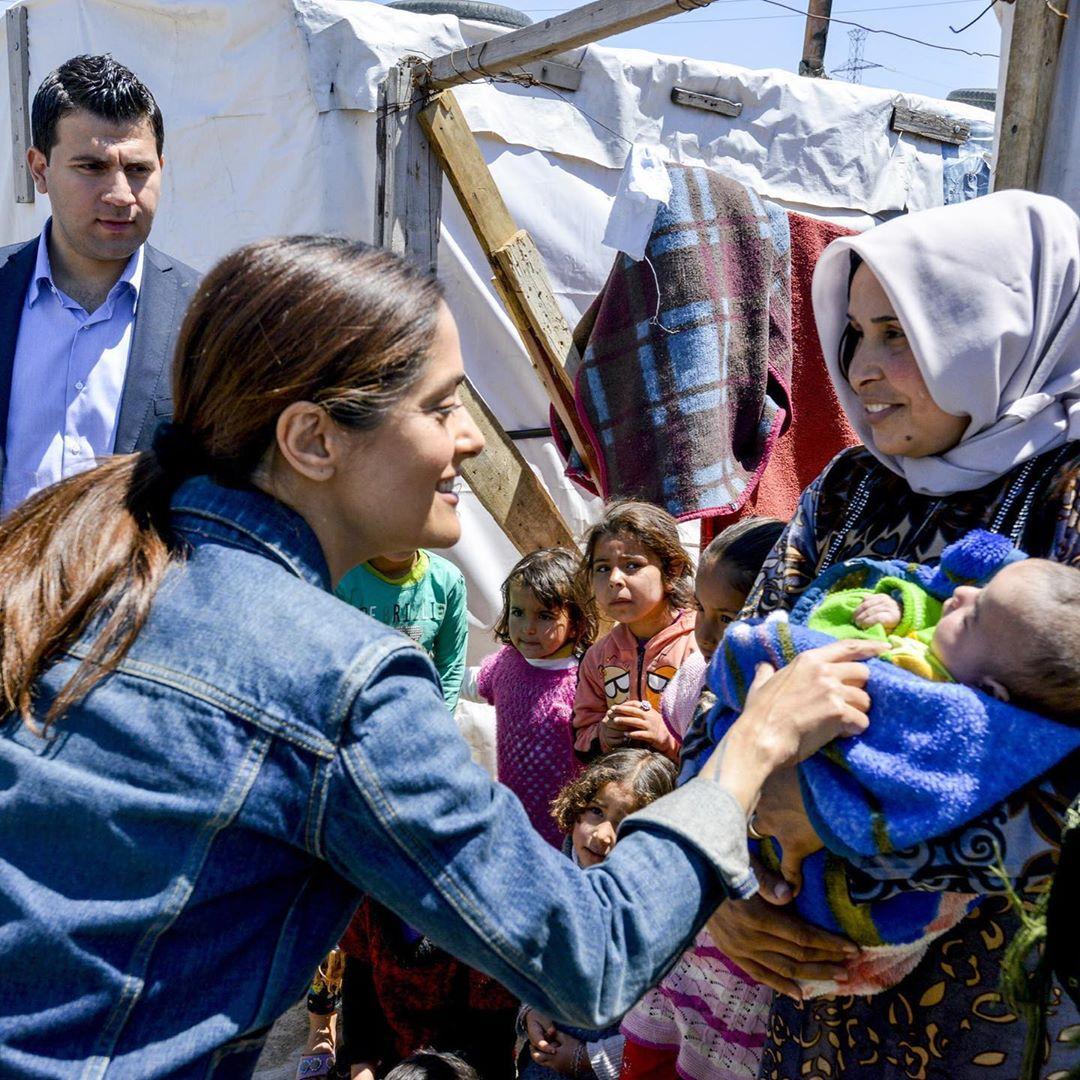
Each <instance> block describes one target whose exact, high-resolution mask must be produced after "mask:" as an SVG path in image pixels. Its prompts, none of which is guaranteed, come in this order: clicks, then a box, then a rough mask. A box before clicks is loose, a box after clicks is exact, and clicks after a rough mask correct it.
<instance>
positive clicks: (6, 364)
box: [0, 236, 38, 493]
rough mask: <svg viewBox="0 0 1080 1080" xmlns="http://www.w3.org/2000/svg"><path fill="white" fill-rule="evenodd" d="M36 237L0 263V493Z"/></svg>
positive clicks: (34, 259)
mask: <svg viewBox="0 0 1080 1080" xmlns="http://www.w3.org/2000/svg"><path fill="white" fill-rule="evenodd" d="M37 248H38V238H37V237H36V236H35V237H34V239H33V240H30V241H28V242H27V243H26V244H24V245H23V246H22V247H20V248H17V249H14V250H12V252H11V253H10V254H9V255H8V257H7V261H6V262H5V263H3V265H0V493H2V492H3V474H4V468H5V466H6V464H7V449H6V448H7V421H8V405H9V404H10V402H11V374H12V371H13V370H14V367H15V346H16V344H17V343H18V340H19V323H20V322H21V321H22V309H23V301H24V300H25V299H26V290H27V289H28V288H29V286H30V278H31V277H32V276H33V273H34V266H35V264H36V263H37Z"/></svg>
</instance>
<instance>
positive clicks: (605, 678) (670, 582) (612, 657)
mask: <svg viewBox="0 0 1080 1080" xmlns="http://www.w3.org/2000/svg"><path fill="white" fill-rule="evenodd" d="M581 572H582V575H583V576H584V577H585V578H586V583H587V584H588V585H589V587H590V588H591V589H592V592H593V595H594V596H595V598H596V606H597V608H598V609H599V611H600V614H601V615H603V616H606V617H607V618H609V619H611V620H613V621H614V622H615V623H616V626H615V629H614V630H612V631H611V633H609V634H607V635H605V636H604V637H602V638H601V639H600V640H599V641H598V642H596V644H595V645H593V646H592V647H591V648H590V649H589V651H588V652H587V653H586V654H585V656H584V658H583V659H582V661H581V668H580V676H579V679H578V687H577V693H576V695H575V697H574V732H575V736H574V747H575V749H576V750H577V751H578V753H579V754H581V755H583V756H584V757H587V758H588V757H593V756H595V755H596V754H598V753H606V752H607V751H609V750H614V749H616V748H618V747H621V746H644V747H647V748H651V749H654V750H659V751H660V752H661V753H663V754H666V755H667V756H668V757H670V758H672V759H673V760H677V759H678V755H679V742H680V740H679V739H678V737H677V736H676V735H675V733H674V732H673V731H672V730H671V729H670V728H669V727H668V726H667V724H666V723H665V722H664V719H663V717H662V716H661V713H660V697H661V695H662V694H663V692H664V688H665V687H666V686H667V684H668V683H669V682H670V681H671V679H672V677H673V676H674V675H675V672H676V671H678V670H679V667H680V665H681V664H682V663H683V661H684V660H686V658H687V657H688V656H690V655H691V654H693V653H695V652H696V651H697V645H696V643H695V641H694V619H695V612H694V600H693V597H694V586H693V569H692V567H691V563H690V556H689V555H688V554H687V553H686V550H685V549H684V548H683V546H682V544H681V543H680V542H679V530H678V526H677V524H676V522H675V519H674V518H673V517H672V516H671V515H670V514H668V513H667V512H666V511H664V510H661V509H660V508H659V507H656V506H651V505H650V504H649V503H643V502H632V501H629V500H619V501H616V502H612V503H609V504H608V505H607V507H605V509H604V516H603V517H602V518H601V519H600V521H599V523H598V524H596V525H594V526H593V528H592V529H591V530H590V532H589V534H588V536H587V537H586V541H585V554H584V556H583V558H582V567H581Z"/></svg>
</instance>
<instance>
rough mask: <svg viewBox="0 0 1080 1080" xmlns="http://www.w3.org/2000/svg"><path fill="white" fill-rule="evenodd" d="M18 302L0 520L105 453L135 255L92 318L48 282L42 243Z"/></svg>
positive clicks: (115, 406)
mask: <svg viewBox="0 0 1080 1080" xmlns="http://www.w3.org/2000/svg"><path fill="white" fill-rule="evenodd" d="M50 225H51V222H50V224H49V225H46V227H45V228H44V229H43V230H42V232H41V237H40V238H39V240H38V251H37V264H36V265H35V267H34V274H33V277H32V278H31V279H30V287H29V288H28V289H27V290H26V297H25V299H24V300H23V309H22V318H21V319H20V322H19V336H18V340H17V343H16V345H15V360H14V367H13V370H12V376H11V399H10V404H9V406H8V424H7V442H6V452H7V461H6V465H5V468H4V495H3V501H2V503H0V514H3V516H5V517H6V516H7V515H8V514H9V513H10V512H11V511H12V510H13V509H14V508H15V507H16V506H18V505H19V503H21V502H22V501H23V500H24V499H27V498H29V497H30V496H31V495H33V494H34V492H36V491H40V490H41V488H43V487H47V486H48V485H49V484H54V483H56V481H57V480H60V479H61V478H63V477H66V476H74V475H75V474H76V473H79V472H82V471H84V470H85V469H90V468H93V466H94V465H95V464H96V463H97V459H98V458H101V457H105V456H107V455H108V454H111V453H112V452H113V448H114V447H115V445H116V423H117V419H118V417H119V414H120V398H121V395H122V394H123V391H124V378H125V376H126V375H127V365H128V354H129V353H130V352H131V338H132V334H133V332H134V327H135V308H136V305H137V303H138V298H139V286H140V285H141V284H142V272H143V250H142V248H141V247H140V248H139V250H138V251H136V252H135V254H134V255H132V256H131V258H130V259H129V260H128V263H127V266H126V267H125V268H124V272H123V274H122V275H121V276H120V280H119V281H117V283H116V284H115V285H114V286H113V287H112V289H111V291H110V292H109V295H108V297H106V299H105V303H103V304H102V305H101V307H99V308H98V309H97V311H95V312H93V313H92V314H88V313H87V312H86V311H85V310H84V309H83V307H82V306H81V305H80V304H78V303H76V302H75V301H74V300H72V299H71V297H69V296H66V295H65V294H64V293H62V292H61V291H60V290H59V289H58V288H57V287H56V285H55V283H54V282H53V276H52V267H51V266H50V264H49V249H48V245H47V243H46V237H47V236H48V232H49V228H50Z"/></svg>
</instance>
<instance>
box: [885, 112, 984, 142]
mask: <svg viewBox="0 0 1080 1080" xmlns="http://www.w3.org/2000/svg"><path fill="white" fill-rule="evenodd" d="M889 126H890V127H891V128H892V129H893V131H897V132H901V133H904V132H906V133H908V134H911V135H920V136H921V137H922V138H924V139H934V140H935V141H936V142H941V143H951V144H952V145H953V146H960V145H961V144H962V143H966V142H967V141H968V139H969V138H970V136H971V125H970V124H965V123H964V122H963V121H962V120H954V119H953V118H952V117H951V116H942V115H941V114H940V113H932V112H926V111H923V110H919V109H909V108H907V106H906V105H896V106H894V107H893V114H892V121H891V122H890V125H889Z"/></svg>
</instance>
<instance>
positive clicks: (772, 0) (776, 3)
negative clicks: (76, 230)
mask: <svg viewBox="0 0 1080 1080" xmlns="http://www.w3.org/2000/svg"><path fill="white" fill-rule="evenodd" d="M762 3H764V4H771V5H772V6H773V7H778V8H784V9H785V10H786V11H793V12H794V13H795V14H796V15H802V16H804V17H807V15H806V12H805V11H800V10H799V9H798V8H793V7H792V6H791V5H790V4H784V3H781V0H762ZM912 6H914V5H912ZM809 18H812V19H822V20H825V21H827V22H834V23H837V24H838V25H840V26H854V27H856V28H857V29H859V30H865V31H866V32H867V33H868V34H885V35H887V36H888V37H894V38H899V39H900V40H901V41H910V42H911V43H912V44H913V45H925V46H926V47H927V48H928V49H938V50H940V51H941V52H953V53H963V54H964V56H979V57H983V58H984V59H985V58H989V59H994V60H998V59H1000V57H999V56H998V54H997V53H983V52H976V51H975V50H973V49H961V48H960V47H959V46H957V45H938V44H936V43H935V42H933V41H923V40H922V38H916V37H909V36H908V35H907V34H900V33H897V32H896V31H895V30H880V29H878V28H877V27H874V26H863V24H862V23H857V22H852V21H851V20H850V19H837V18H835V17H832V18H826V16H824V15H811V16H809Z"/></svg>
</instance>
